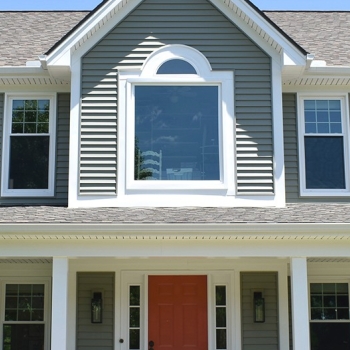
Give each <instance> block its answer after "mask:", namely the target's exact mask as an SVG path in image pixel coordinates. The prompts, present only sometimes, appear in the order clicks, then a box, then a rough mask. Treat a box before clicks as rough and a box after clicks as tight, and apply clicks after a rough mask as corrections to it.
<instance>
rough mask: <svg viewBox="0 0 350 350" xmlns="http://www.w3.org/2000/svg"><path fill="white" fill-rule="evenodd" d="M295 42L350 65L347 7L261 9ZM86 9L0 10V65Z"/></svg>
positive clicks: (36, 50) (13, 61)
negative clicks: (333, 9) (329, 9)
mask: <svg viewBox="0 0 350 350" xmlns="http://www.w3.org/2000/svg"><path fill="white" fill-rule="evenodd" d="M264 13H265V14H266V15H267V16H268V17H269V18H270V19H271V20H272V21H274V22H275V23H276V24H277V25H278V26H279V27H280V28H281V29H282V30H284V31H285V32H286V34H287V35H289V36H290V37H291V38H292V39H293V40H294V41H295V42H296V43H298V44H299V45H300V46H301V47H303V48H304V49H305V50H306V51H308V52H310V53H311V54H314V55H315V58H316V59H321V60H325V61H327V64H328V65H350V39H349V35H348V32H349V28H350V11H349V12H344V11H343V12H336V11H332V12H313V11H310V12H309V11H266V12H264ZM88 14H89V12H87V11H79V12H77V11H41V12H40V11H39V12H36V11H34V12H31V11H29V12H12V11H5V12H0V47H1V50H0V66H8V65H12V66H20V65H22V66H23V65H25V63H26V61H31V60H37V59H38V56H39V55H42V54H44V53H45V52H47V51H48V50H49V49H50V48H51V47H52V46H54V45H55V43H57V42H58V41H59V40H60V39H61V38H62V37H63V36H64V35H65V34H67V33H68V32H69V31H70V30H71V29H72V28H74V27H75V26H76V25H77V24H78V23H79V22H80V21H81V20H82V19H83V18H84V17H85V16H86V15H88Z"/></svg>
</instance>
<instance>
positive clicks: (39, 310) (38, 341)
mask: <svg viewBox="0 0 350 350" xmlns="http://www.w3.org/2000/svg"><path fill="white" fill-rule="evenodd" d="M44 305H45V285H44V284H7V285H6V288H5V309H4V314H5V315H4V323H3V349H4V350H29V349H44V343H45V323H44V321H45V316H44Z"/></svg>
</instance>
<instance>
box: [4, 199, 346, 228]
mask: <svg viewBox="0 0 350 350" xmlns="http://www.w3.org/2000/svg"><path fill="white" fill-rule="evenodd" d="M14 223H16V224H26V223H28V224H29V223H30V224H242V223H247V224H249V223H251V224H254V223H255V224H260V223H266V224H269V223H279V224H284V223H286V224H288V223H291V224H299V223H310V224H311V223H312V224H315V223H350V203H345V204H333V203H327V204H289V205H287V206H286V207H285V208H209V207H207V208H188V207H187V208H91V209H85V208H84V209H69V208H65V207H52V206H37V207H36V206H31V207H0V226H1V225H2V224H14Z"/></svg>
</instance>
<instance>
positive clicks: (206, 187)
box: [118, 45, 235, 195]
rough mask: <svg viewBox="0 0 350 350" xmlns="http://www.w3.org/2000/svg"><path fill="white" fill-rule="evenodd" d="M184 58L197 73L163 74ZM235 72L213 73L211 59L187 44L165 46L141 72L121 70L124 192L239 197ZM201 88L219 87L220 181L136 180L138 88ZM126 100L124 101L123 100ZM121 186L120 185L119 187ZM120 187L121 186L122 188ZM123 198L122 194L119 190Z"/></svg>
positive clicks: (151, 57)
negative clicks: (165, 67) (163, 67)
mask: <svg viewBox="0 0 350 350" xmlns="http://www.w3.org/2000/svg"><path fill="white" fill-rule="evenodd" d="M177 58H178V59H182V60H185V61H187V62H188V63H190V64H191V65H192V66H193V67H194V68H195V70H196V72H197V74H161V75H157V71H158V68H159V67H160V66H161V65H162V64H163V63H164V62H166V61H168V60H171V59H177ZM233 76H234V75H233V72H229V71H227V72H226V71H220V72H213V71H212V70H211V67H210V64H209V62H208V61H207V59H206V58H205V57H204V56H203V55H202V54H201V53H200V52H198V51H197V50H195V49H193V48H190V47H187V46H184V45H171V46H165V47H163V48H161V49H159V50H157V51H156V52H155V53H153V54H152V55H150V57H149V58H148V59H147V60H146V62H145V63H144V65H143V68H142V69H141V70H138V71H137V72H132V71H131V70H130V69H125V68H120V69H119V86H118V91H119V92H120V96H121V98H120V100H119V110H118V111H119V114H118V115H119V119H118V121H119V140H121V139H124V140H125V143H123V144H122V145H121V148H120V151H119V155H122V154H126V157H125V159H123V158H122V157H120V156H119V157H118V169H126V171H125V172H123V171H121V172H119V173H118V180H119V181H120V183H119V184H121V183H122V184H123V185H122V188H123V192H124V193H125V194H126V193H129V194H132V193H139V194H141V193H146V192H147V193H153V194H157V193H162V194H164V193H166V192H167V191H169V194H171V191H174V190H176V192H177V194H183V195H190V194H196V193H197V194H200V193H203V192H207V193H211V194H219V195H234V194H235V177H234V176H235V175H234V174H235V170H234V169H235V161H234V159H235V151H234V149H235V145H234V139H235V138H234V103H233V101H234V94H233ZM136 84H137V85H147V86H156V85H180V84H181V85H182V86H183V85H192V86H193V85H197V86H217V87H218V91H219V96H218V105H219V106H218V111H219V120H218V126H219V162H220V180H210V181H205V180H198V181H196V180H190V181H186V180H183V181H172V180H167V181H161V180H159V181H137V180H135V179H134V159H135V158H134V156H135V155H134V149H135V117H134V116H135V96H134V87H135V85H136ZM123 97H124V98H123ZM118 187H119V186H118ZM119 188H120V187H119ZM118 194H119V195H120V191H118Z"/></svg>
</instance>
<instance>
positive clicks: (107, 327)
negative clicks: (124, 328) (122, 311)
mask: <svg viewBox="0 0 350 350" xmlns="http://www.w3.org/2000/svg"><path fill="white" fill-rule="evenodd" d="M77 283H78V287H77V347H76V348H77V350H113V349H114V274H113V273H111V272H94V273H93V272H91V273H90V272H84V273H78V278H77ZM94 291H97V292H100V291H102V293H103V322H102V323H91V299H92V293H93V292H94Z"/></svg>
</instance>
